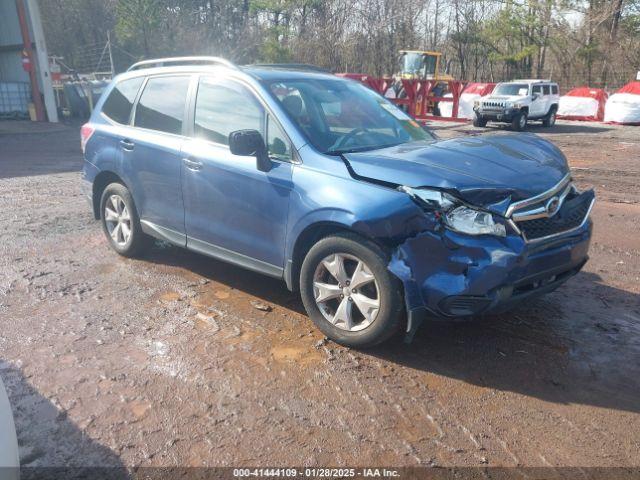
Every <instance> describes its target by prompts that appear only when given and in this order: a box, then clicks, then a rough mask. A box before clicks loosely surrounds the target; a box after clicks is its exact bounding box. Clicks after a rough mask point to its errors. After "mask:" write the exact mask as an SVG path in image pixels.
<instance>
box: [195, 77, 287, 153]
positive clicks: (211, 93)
mask: <svg viewBox="0 0 640 480" xmlns="http://www.w3.org/2000/svg"><path fill="white" fill-rule="evenodd" d="M263 119H264V110H263V109H262V106H261V105H260V104H259V103H258V101H257V100H256V98H255V97H254V95H253V94H252V93H251V92H250V91H249V90H247V89H246V88H244V87H242V86H241V85H238V84H236V83H233V82H228V81H218V82H216V81H214V80H209V79H206V78H203V79H201V80H200V85H199V86H198V97H197V99H196V111H195V125H194V133H195V136H196V137H198V138H204V139H205V140H209V141H211V142H214V143H221V144H222V145H229V134H230V133H231V132H234V131H236V130H245V129H250V130H258V131H259V132H262V131H263V128H262V122H263ZM282 153H285V152H282Z"/></svg>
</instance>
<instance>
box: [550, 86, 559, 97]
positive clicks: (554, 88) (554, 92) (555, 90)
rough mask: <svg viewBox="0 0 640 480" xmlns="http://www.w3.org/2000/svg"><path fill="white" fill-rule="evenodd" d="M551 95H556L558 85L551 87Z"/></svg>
mask: <svg viewBox="0 0 640 480" xmlns="http://www.w3.org/2000/svg"><path fill="white" fill-rule="evenodd" d="M551 93H552V94H553V95H557V94H558V85H551Z"/></svg>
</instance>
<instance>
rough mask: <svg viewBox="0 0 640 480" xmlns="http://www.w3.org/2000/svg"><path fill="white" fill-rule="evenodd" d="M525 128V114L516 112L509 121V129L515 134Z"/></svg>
mask: <svg viewBox="0 0 640 480" xmlns="http://www.w3.org/2000/svg"><path fill="white" fill-rule="evenodd" d="M526 128H527V113H526V112H518V113H516V115H515V116H514V117H513V120H511V129H512V130H515V131H516V132H521V131H523V130H525V129H526Z"/></svg>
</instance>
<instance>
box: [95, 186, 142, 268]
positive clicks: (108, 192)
mask: <svg viewBox="0 0 640 480" xmlns="http://www.w3.org/2000/svg"><path fill="white" fill-rule="evenodd" d="M100 221H101V223H102V230H103V232H104V234H105V236H106V237H107V240H108V241H109V245H111V248H113V249H114V250H115V251H116V252H118V253H119V254H120V255H122V256H125V257H135V256H136V255H139V254H140V253H141V252H142V251H143V250H145V249H146V248H147V247H148V246H149V245H150V244H151V237H149V236H148V235H146V234H145V233H144V232H143V231H142V227H141V226H140V218H139V217H138V211H137V210H136V206H135V204H134V202H133V197H132V196H131V193H130V192H129V190H128V189H127V187H125V186H124V185H122V184H121V183H111V184H109V185H107V187H106V188H105V189H104V191H103V192H102V197H101V198H100Z"/></svg>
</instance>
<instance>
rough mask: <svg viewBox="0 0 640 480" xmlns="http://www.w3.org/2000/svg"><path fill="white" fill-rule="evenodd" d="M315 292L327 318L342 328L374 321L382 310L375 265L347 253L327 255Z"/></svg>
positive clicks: (351, 328)
mask: <svg viewBox="0 0 640 480" xmlns="http://www.w3.org/2000/svg"><path fill="white" fill-rule="evenodd" d="M313 295H314V298H315V301H316V305H317V306H318V309H319V310H320V312H321V313H322V315H323V316H324V318H325V319H326V320H327V321H329V322H330V323H331V324H333V325H334V326H336V327H337V328H340V329H342V330H347V331H350V332H357V331H360V330H364V329H365V328H367V327H368V326H369V325H371V324H372V323H373V322H374V320H375V319H376V316H377V315H378V312H379V311H380V291H379V288H378V282H377V281H376V278H375V275H374V274H373V273H372V271H371V269H370V268H369V267H368V266H367V264H366V263H364V262H363V261H362V260H360V259H359V258H357V257H355V256H354V255H349V254H346V253H336V254H332V255H329V256H328V257H325V258H324V259H323V260H322V261H321V262H320V263H319V264H318V266H317V267H316V270H315V273H314V276H313Z"/></svg>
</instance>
